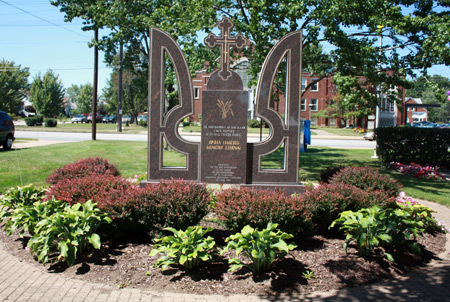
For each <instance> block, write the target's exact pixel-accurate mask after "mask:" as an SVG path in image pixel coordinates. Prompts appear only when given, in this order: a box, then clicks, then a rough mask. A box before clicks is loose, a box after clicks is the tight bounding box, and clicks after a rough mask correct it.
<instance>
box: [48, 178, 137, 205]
mask: <svg viewBox="0 0 450 302" xmlns="http://www.w3.org/2000/svg"><path fill="white" fill-rule="evenodd" d="M132 186H133V185H132V184H131V183H130V182H129V181H127V180H125V179H124V178H122V177H120V176H113V175H109V174H106V175H100V174H92V175H88V176H85V177H83V178H74V179H63V180H60V181H59V182H58V183H57V184H55V185H52V186H51V187H50V188H49V190H48V192H47V198H51V196H54V197H55V198H56V199H58V200H62V201H65V202H67V203H69V204H75V203H84V202H86V201H88V200H92V201H93V202H95V203H97V204H98V207H99V208H100V209H103V210H105V211H106V212H107V213H109V214H112V213H113V209H115V208H116V207H118V206H119V207H120V206H121V205H120V203H122V202H123V201H124V196H125V192H126V191H127V190H128V189H130V188H131V187H132ZM118 203H119V204H118Z"/></svg>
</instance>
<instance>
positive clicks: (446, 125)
mask: <svg viewBox="0 0 450 302" xmlns="http://www.w3.org/2000/svg"><path fill="white" fill-rule="evenodd" d="M439 128H450V124H444V125H440V126H439Z"/></svg>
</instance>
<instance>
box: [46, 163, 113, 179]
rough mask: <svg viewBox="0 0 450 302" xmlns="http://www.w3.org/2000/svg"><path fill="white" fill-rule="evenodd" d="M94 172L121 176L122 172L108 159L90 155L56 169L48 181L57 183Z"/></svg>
mask: <svg viewBox="0 0 450 302" xmlns="http://www.w3.org/2000/svg"><path fill="white" fill-rule="evenodd" d="M92 174H101V175H113V176H119V175H120V172H119V170H118V169H117V168H116V167H115V166H114V165H113V164H110V163H109V162H108V161H107V160H106V159H102V158H99V157H95V158H91V157H89V158H86V159H82V160H79V161H77V162H75V163H72V164H68V165H65V166H63V167H62V168H59V169H56V170H55V171H54V172H53V174H52V175H50V176H49V177H48V178H47V182H48V183H49V184H56V183H58V182H59V181H60V180H63V179H75V178H83V177H86V176H88V175H92Z"/></svg>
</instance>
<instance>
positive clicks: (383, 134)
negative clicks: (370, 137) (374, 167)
mask: <svg viewBox="0 0 450 302" xmlns="http://www.w3.org/2000/svg"><path fill="white" fill-rule="evenodd" d="M375 134H376V137H377V154H378V156H379V157H380V159H381V160H382V161H383V162H384V163H390V162H393V161H395V162H399V163H402V164H410V163H416V164H420V165H432V166H440V167H443V168H446V169H450V129H445V128H444V129H441V128H415V127H386V128H378V129H376V130H375Z"/></svg>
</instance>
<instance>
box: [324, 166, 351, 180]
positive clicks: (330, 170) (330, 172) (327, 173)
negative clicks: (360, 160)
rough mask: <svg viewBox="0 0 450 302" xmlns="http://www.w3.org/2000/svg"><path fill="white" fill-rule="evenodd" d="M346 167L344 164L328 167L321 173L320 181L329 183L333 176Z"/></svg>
mask: <svg viewBox="0 0 450 302" xmlns="http://www.w3.org/2000/svg"><path fill="white" fill-rule="evenodd" d="M344 168H345V166H344V165H339V166H332V167H326V168H325V169H323V170H321V171H320V173H319V179H320V182H321V183H329V182H330V180H331V178H332V177H333V176H334V175H336V174H337V173H338V172H339V171H341V170H342V169H344Z"/></svg>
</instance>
